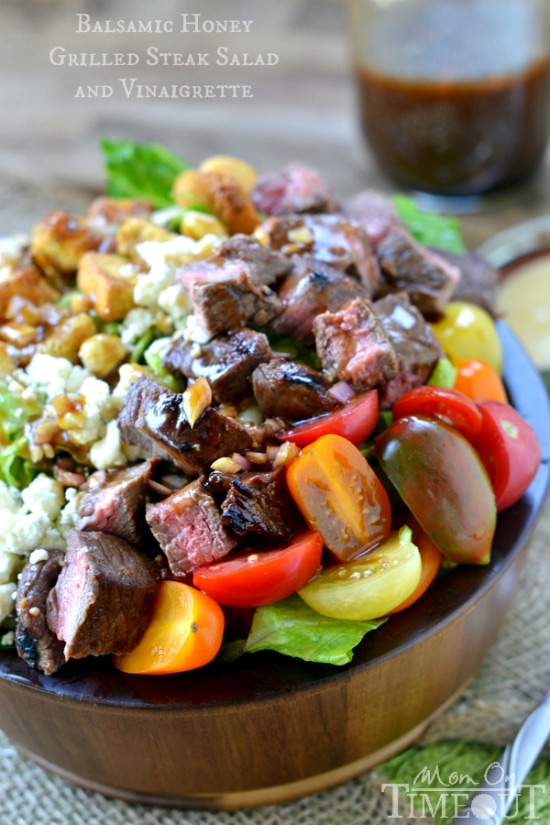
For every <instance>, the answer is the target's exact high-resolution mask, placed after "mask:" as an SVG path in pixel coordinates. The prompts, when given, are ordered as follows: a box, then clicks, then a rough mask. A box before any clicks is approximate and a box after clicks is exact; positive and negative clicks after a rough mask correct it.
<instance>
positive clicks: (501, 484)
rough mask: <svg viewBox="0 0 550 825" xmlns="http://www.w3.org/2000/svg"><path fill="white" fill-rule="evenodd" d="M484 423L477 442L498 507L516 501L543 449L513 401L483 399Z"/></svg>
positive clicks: (535, 467) (528, 483)
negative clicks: (512, 405)
mask: <svg viewBox="0 0 550 825" xmlns="http://www.w3.org/2000/svg"><path fill="white" fill-rule="evenodd" d="M478 407H479V409H480V411H481V414H482V416H483V425H482V428H481V432H480V434H479V436H478V439H477V440H476V441H474V444H475V446H476V449H477V451H478V453H479V455H480V457H481V460H482V461H483V463H484V465H485V467H486V469H487V472H488V474H489V478H490V479H491V483H492V485H493V489H494V493H495V498H496V504H497V509H498V510H504V509H505V508H506V507H510V506H511V505H512V504H514V503H515V502H516V501H518V499H520V498H521V496H522V495H523V494H524V492H525V491H526V490H527V488H528V487H529V485H530V484H531V482H532V480H533V479H534V477H535V474H536V472H537V470H538V468H539V464H540V459H541V449H540V444H539V441H538V438H537V435H536V433H535V431H534V430H533V428H532V427H531V426H530V425H529V424H528V423H527V421H526V420H525V419H524V418H522V416H521V415H520V414H519V413H518V412H517V410H515V409H514V408H513V407H511V406H510V405H509V404H503V403H501V402H499V401H480V402H479V403H478Z"/></svg>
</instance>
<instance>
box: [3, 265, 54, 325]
mask: <svg viewBox="0 0 550 825" xmlns="http://www.w3.org/2000/svg"><path fill="white" fill-rule="evenodd" d="M16 295H21V296H23V297H24V298H26V299H27V301H29V302H30V303H31V304H34V305H35V306H41V305H42V304H46V303H48V302H50V303H53V302H54V301H57V299H58V298H59V297H60V293H59V292H58V291H57V289H55V288H54V287H53V286H52V285H51V284H50V282H49V281H48V280H47V279H46V278H45V277H44V275H43V274H42V273H41V272H40V271H39V270H38V269H36V267H34V266H27V267H25V268H24V269H17V270H15V271H9V270H7V269H5V270H4V269H3V270H0V318H6V317H7V314H8V308H9V305H10V302H11V300H12V298H14V297H15V296H16Z"/></svg>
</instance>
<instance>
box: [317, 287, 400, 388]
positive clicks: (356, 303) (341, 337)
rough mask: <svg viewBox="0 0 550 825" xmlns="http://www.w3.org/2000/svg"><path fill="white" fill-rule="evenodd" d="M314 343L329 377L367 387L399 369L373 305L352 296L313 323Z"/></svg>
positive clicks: (376, 385)
mask: <svg viewBox="0 0 550 825" xmlns="http://www.w3.org/2000/svg"><path fill="white" fill-rule="evenodd" d="M313 331H314V333H315V346H316V348H317V353H318V355H319V358H320V359H321V363H322V364H323V369H324V370H325V372H326V373H327V374H328V376H329V377H330V378H338V379H340V380H341V381H347V382H348V383H349V384H352V386H354V387H355V388H357V389H361V390H369V389H372V388H373V387H380V386H382V385H383V384H387V383H388V381H391V380H392V379H394V378H395V377H396V375H397V374H398V372H399V360H398V357H397V355H396V353H395V350H394V348H393V345H392V343H391V341H390V339H389V338H388V335H387V334H386V332H385V330H384V327H383V326H382V323H381V321H380V319H379V318H378V316H377V315H376V313H375V311H374V308H373V305H372V303H371V302H370V301H367V300H365V299H364V298H355V299H354V300H353V301H350V302H349V303H347V304H345V305H344V306H343V307H342V309H340V310H339V311H338V312H324V313H323V314H322V315H318V316H317V318H316V319H315V321H314V324H313Z"/></svg>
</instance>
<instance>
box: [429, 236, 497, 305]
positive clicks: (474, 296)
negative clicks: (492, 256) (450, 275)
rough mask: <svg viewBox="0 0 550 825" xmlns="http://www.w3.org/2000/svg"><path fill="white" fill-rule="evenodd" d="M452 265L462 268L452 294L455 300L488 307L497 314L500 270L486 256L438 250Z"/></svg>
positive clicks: (452, 298)
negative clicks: (497, 290)
mask: <svg viewBox="0 0 550 825" xmlns="http://www.w3.org/2000/svg"><path fill="white" fill-rule="evenodd" d="M436 251H437V254H438V255H439V256H440V257H441V258H444V259H445V260H446V261H447V262H448V263H449V264H451V265H452V266H456V267H457V269H459V270H460V280H459V282H458V284H457V285H456V287H455V291H454V292H453V294H452V296H451V300H453V301H467V302H468V303H471V304H477V305H478V306H480V307H483V309H486V310H487V312H488V313H489V314H490V315H493V316H494V315H495V314H496V308H495V307H496V288H497V282H498V278H499V275H498V272H497V270H496V269H495V268H494V267H492V266H491V264H490V263H489V261H486V260H485V258H482V257H480V256H479V255H476V253H475V252H468V253H467V254H465V255H456V254H454V253H453V252H447V251H446V250H443V249H441V250H439V249H438V250H436Z"/></svg>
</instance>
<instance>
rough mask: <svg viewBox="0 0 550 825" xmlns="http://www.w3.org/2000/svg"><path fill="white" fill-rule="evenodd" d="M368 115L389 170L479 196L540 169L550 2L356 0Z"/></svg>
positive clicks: (548, 106) (549, 72)
mask: <svg viewBox="0 0 550 825" xmlns="http://www.w3.org/2000/svg"><path fill="white" fill-rule="evenodd" d="M349 5H350V22H351V37H352V43H353V59H354V67H355V75H356V79H357V87H358V102H359V109H360V114H361V124H362V129H363V132H364V135H365V137H366V140H367V142H368V144H369V146H370V148H371V150H372V152H373V154H374V156H375V157H376V158H377V160H378V161H379V163H380V165H381V166H382V168H383V169H384V170H385V171H386V173H388V174H389V175H390V176H391V177H393V178H394V179H395V180H396V181H398V182H399V183H401V184H403V185H405V186H408V187H411V188H413V189H418V190H420V191H424V192H433V193H436V194H444V195H473V194H481V193H485V192H489V191H492V190H494V189H498V188H501V187H505V186H508V185H511V184H514V183H518V182H519V181H522V180H524V179H526V178H527V177H528V176H530V175H531V174H532V173H533V172H534V171H535V170H536V168H537V167H538V166H539V164H540V162H541V160H542V158H543V156H544V153H545V149H546V146H547V142H548V137H549V134H550V0H349Z"/></svg>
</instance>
